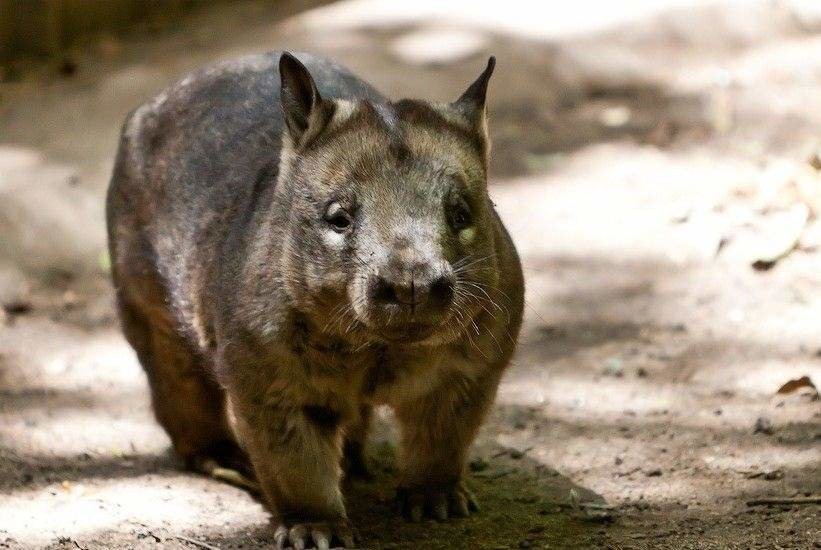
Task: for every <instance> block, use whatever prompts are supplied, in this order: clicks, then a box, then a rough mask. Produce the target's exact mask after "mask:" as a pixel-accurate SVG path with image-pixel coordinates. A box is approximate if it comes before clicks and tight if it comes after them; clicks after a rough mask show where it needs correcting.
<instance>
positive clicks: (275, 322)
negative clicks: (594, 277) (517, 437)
mask: <svg viewBox="0 0 821 550" xmlns="http://www.w3.org/2000/svg"><path fill="white" fill-rule="evenodd" d="M493 64H494V62H493V59H492V58H491V61H490V62H489V63H488V66H487V68H486V70H485V71H484V72H483V73H482V74H481V75H480V76H479V78H478V79H477V80H476V81H475V82H474V83H473V84H472V85H471V86H470V87H469V88H468V89H467V91H466V92H465V93H464V94H463V95H462V96H461V97H460V98H459V99H457V100H456V101H454V102H453V103H449V104H432V103H427V102H423V101H417V100H401V101H398V102H392V101H389V100H388V99H386V98H385V97H383V96H382V95H381V94H380V93H378V92H377V91H376V90H374V89H373V88H372V87H371V86H369V85H368V84H366V83H364V82H363V81H361V80H360V79H358V78H356V77H355V76H353V75H352V74H351V73H350V72H348V71H347V70H345V69H343V68H341V67H339V66H338V65H335V64H333V63H331V62H329V61H326V60H323V59H319V58H316V57H313V56H310V55H307V54H298V55H296V56H292V55H291V54H288V53H284V54H282V53H280V52H271V53H267V54H263V55H258V56H253V57H249V58H245V59H241V60H239V61H234V62H230V63H226V64H222V65H218V66H215V67H212V68H208V69H205V70H202V71H199V72H197V73H194V74H192V75H191V76H189V77H187V78H185V79H184V80H182V81H181V82H179V83H178V84H176V85H174V86H172V87H171V88H169V89H168V90H166V91H165V92H163V93H161V94H160V95H158V96H157V97H156V98H155V99H153V100H152V101H150V102H148V103H146V104H145V105H143V106H141V107H140V108H138V109H136V110H135V111H134V112H133V113H131V115H130V116H129V117H128V119H127V120H126V122H125V124H124V127H123V133H122V137H121V142H120V148H119V153H118V156H117V161H116V164H115V168H114V173H113V177H112V180H111V185H110V188H109V193H108V202H107V215H108V232H109V245H110V253H111V259H112V271H113V279H114V284H115V287H116V290H117V299H118V305H119V311H120V316H121V320H122V325H123V330H124V333H125V335H126V338H127V339H128V341H129V342H130V343H131V345H132V346H133V347H134V349H135V350H136V352H137V355H138V358H139V360H140V362H141V364H142V365H143V367H144V369H145V371H146V373H147V375H148V379H149V383H150V386H151V391H152V400H153V406H154V410H155V412H156V416H157V418H158V420H159V422H160V423H161V424H162V425H163V426H164V428H165V429H166V430H167V432H168V433H169V435H170V437H171V440H172V442H173V445H174V448H175V450H176V452H177V453H178V454H179V455H180V456H181V457H182V458H183V459H184V460H185V461H186V464H187V465H188V466H189V467H191V468H194V469H196V470H199V471H202V472H206V473H213V472H214V470H215V469H216V468H233V469H236V470H240V471H243V472H245V473H246V474H247V475H251V476H255V477H256V479H257V480H258V482H259V484H260V486H261V489H262V493H263V495H264V498H265V500H266V502H267V503H268V505H269V507H270V511H271V513H272V517H273V521H274V524H275V529H276V534H275V538H276V541H277V544H278V545H279V546H282V547H285V546H288V545H292V546H294V547H296V548H300V547H305V546H306V545H308V546H310V545H311V544H314V545H315V546H316V547H318V548H325V547H328V545H330V544H333V543H338V544H343V545H346V546H350V545H352V544H353V542H352V539H351V531H350V529H349V526H348V522H347V515H346V512H345V506H344V500H343V495H342V492H341V489H340V481H341V477H342V475H343V471H342V466H341V465H342V462H343V450H344V453H345V454H347V456H346V457H345V458H346V459H347V464H348V466H349V468H350V469H351V470H354V471H362V469H363V464H364V462H363V458H362V456H361V452H362V448H363V444H364V438H365V434H366V432H367V423H368V420H369V417H370V410H371V408H372V407H373V406H375V405H388V406H390V407H392V408H393V410H394V411H395V416H396V418H397V420H398V422H399V424H400V429H401V452H400V476H399V491H398V495H399V499H400V503H401V505H402V509H403V510H404V512H405V514H406V515H407V516H408V517H409V518H410V519H414V520H418V519H420V517H421V516H422V515H423V514H429V515H432V516H434V517H436V518H439V519H445V518H447V517H448V516H462V515H467V514H468V513H469V512H470V511H471V510H473V509H475V502H474V501H473V499H472V496H471V495H470V493H469V492H468V491H467V489H466V488H465V486H464V484H463V471H464V466H465V459H466V452H467V449H468V447H469V445H470V443H471V442H472V440H473V438H474V436H475V433H476V430H477V429H478V427H479V425H480V423H481V421H482V418H483V416H484V414H485V412H486V411H487V409H488V407H489V406H490V404H491V402H492V401H493V398H494V395H495V392H496V388H497V385H498V383H499V379H500V377H501V375H502V372H503V370H504V368H505V367H506V366H507V364H508V362H509V361H510V358H511V355H512V353H513V350H514V348H515V343H516V339H517V337H518V332H519V327H520V324H521V318H522V304H523V293H524V282H523V278H522V272H521V267H520V264H519V259H518V257H517V254H516V251H515V248H514V246H513V244H512V242H511V240H510V238H509V236H508V234H507V232H506V230H505V228H504V226H503V225H502V222H501V221H500V219H499V217H498V215H497V214H496V212H495V210H494V208H493V204H492V202H491V201H490V199H489V197H488V194H487V163H488V155H489V150H490V145H489V139H488V134H487V120H486V108H485V94H486V90H487V86H488V80H489V78H490V75H491V73H492V71H493ZM229 418H230V419H231V420H229ZM249 459H250V460H249ZM249 464H251V465H252V468H251V467H249V466H248V465H249Z"/></svg>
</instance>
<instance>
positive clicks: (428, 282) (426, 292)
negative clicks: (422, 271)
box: [371, 275, 454, 309]
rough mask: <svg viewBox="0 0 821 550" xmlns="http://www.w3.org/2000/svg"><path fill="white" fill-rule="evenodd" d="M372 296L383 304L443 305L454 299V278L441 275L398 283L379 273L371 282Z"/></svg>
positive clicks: (413, 307) (413, 306) (414, 306)
mask: <svg viewBox="0 0 821 550" xmlns="http://www.w3.org/2000/svg"><path fill="white" fill-rule="evenodd" d="M371 285H372V286H371V297H372V299H373V300H374V301H376V302H379V303H382V304H392V305H400V306H410V307H411V309H416V308H418V307H422V306H425V305H431V306H436V307H442V306H446V305H448V304H449V303H450V302H451V300H452V299H453V291H454V290H453V279H452V277H449V276H446V275H444V276H440V277H437V278H435V279H428V278H416V279H409V280H408V281H407V283H398V282H395V281H392V280H391V279H388V278H386V277H383V276H381V275H377V276H375V277H374V279H373V282H372V283H371Z"/></svg>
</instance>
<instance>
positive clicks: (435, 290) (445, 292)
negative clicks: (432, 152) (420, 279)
mask: <svg viewBox="0 0 821 550" xmlns="http://www.w3.org/2000/svg"><path fill="white" fill-rule="evenodd" d="M453 286H454V281H453V277H450V276H448V275H442V276H440V277H438V278H436V279H434V281H433V282H432V283H431V285H430V300H431V302H434V303H435V304H436V305H437V306H445V305H447V304H449V303H450V302H451V300H453Z"/></svg>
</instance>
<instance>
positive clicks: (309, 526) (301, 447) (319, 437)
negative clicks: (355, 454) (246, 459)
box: [236, 403, 353, 549]
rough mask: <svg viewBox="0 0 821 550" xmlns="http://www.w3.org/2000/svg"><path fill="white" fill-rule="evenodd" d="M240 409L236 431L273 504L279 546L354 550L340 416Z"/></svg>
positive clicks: (307, 409)
mask: <svg viewBox="0 0 821 550" xmlns="http://www.w3.org/2000/svg"><path fill="white" fill-rule="evenodd" d="M237 405H238V406H237V407H236V409H237V413H238V419H237V429H238V431H239V432H240V435H241V439H242V441H243V442H244V444H245V446H246V448H247V450H248V453H249V455H250V457H251V461H252V462H253V465H254V469H255V470H256V473H257V478H258V479H259V482H260V485H261V487H262V491H263V493H264V495H265V498H266V499H267V501H268V503H269V506H270V509H271V513H272V515H273V523H274V530H275V533H274V538H275V540H276V544H277V547H278V548H287V547H293V548H296V549H302V548H312V547H313V546H315V547H316V548H318V549H327V548H330V547H331V546H332V545H333V546H337V545H344V546H346V547H349V548H350V547H352V546H353V537H352V533H351V530H350V528H349V526H348V520H347V515H346V513H345V505H344V503H343V499H342V493H341V490H340V479H341V475H342V472H341V468H340V461H341V457H342V451H341V448H342V433H341V429H340V426H339V415H338V414H337V413H336V412H335V411H333V410H331V409H329V408H326V407H322V406H309V405H306V406H302V407H299V406H296V407H294V406H292V405H290V404H289V405H288V406H277V405H271V404H267V403H266V404H264V405H261V406H259V407H249V406H248V405H245V406H244V407H243V406H242V404H241V403H238V404H237Z"/></svg>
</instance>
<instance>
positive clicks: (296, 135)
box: [279, 52, 329, 145]
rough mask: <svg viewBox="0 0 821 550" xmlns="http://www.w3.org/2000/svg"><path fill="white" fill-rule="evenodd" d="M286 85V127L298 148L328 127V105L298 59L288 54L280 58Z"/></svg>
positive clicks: (282, 80)
mask: <svg viewBox="0 0 821 550" xmlns="http://www.w3.org/2000/svg"><path fill="white" fill-rule="evenodd" d="M279 78H280V82H281V83H282V90H281V92H280V101H281V102H282V112H283V114H284V115H285V124H286V125H287V126H288V132H289V133H290V135H291V138H293V140H294V143H295V144H296V145H305V144H307V142H308V141H310V139H311V138H312V137H315V136H316V135H317V134H318V133H319V131H320V130H321V129H322V127H323V126H324V125H325V124H326V122H327V120H328V117H327V114H328V111H329V109H328V108H327V104H326V102H325V101H324V100H323V99H322V97H320V95H319V91H318V90H317V89H316V83H315V82H314V79H313V78H312V77H311V73H309V72H308V69H306V68H305V65H303V64H302V62H300V61H299V60H298V59H297V58H296V57H294V56H293V55H291V54H290V53H288V52H284V53H283V54H282V56H281V57H280V58H279Z"/></svg>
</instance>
